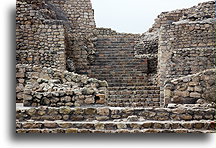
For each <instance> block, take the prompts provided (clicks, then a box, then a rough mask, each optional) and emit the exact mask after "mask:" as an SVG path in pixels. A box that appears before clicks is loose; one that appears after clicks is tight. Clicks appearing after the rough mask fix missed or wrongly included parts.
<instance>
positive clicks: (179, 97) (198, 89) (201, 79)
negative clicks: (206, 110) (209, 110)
mask: <svg viewBox="0 0 216 148" xmlns="http://www.w3.org/2000/svg"><path fill="white" fill-rule="evenodd" d="M215 70H216V69H210V70H205V71H204V72H200V73H197V74H193V75H188V76H184V77H181V78H178V79H174V80H171V81H168V82H167V83H166V85H165V87H164V96H165V104H168V103H176V104H184V103H186V104H188V103H192V104H195V103H211V102H215Z"/></svg>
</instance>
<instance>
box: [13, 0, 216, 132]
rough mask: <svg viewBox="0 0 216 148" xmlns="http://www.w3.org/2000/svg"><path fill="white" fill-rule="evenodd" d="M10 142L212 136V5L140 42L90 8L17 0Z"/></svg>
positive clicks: (158, 23)
mask: <svg viewBox="0 0 216 148" xmlns="http://www.w3.org/2000/svg"><path fill="white" fill-rule="evenodd" d="M16 6H17V7H16V133H214V132H215V1H209V2H204V3H199V4H197V5H196V6H194V7H191V8H187V9H179V10H174V11H170V12H162V13H161V14H160V15H158V17H157V18H156V19H155V23H154V24H153V26H152V27H151V28H150V29H149V30H148V31H147V32H145V33H143V34H130V33H118V32H116V31H114V30H112V29H109V28H97V26H96V23H95V20H94V10H93V8H92V4H91V1H90V0H34V1H29V0H17V3H16Z"/></svg>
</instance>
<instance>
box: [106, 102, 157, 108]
mask: <svg viewBox="0 0 216 148" xmlns="http://www.w3.org/2000/svg"><path fill="white" fill-rule="evenodd" d="M108 106H110V107H160V103H159V102H151V101H145V102H132V103H127V102H114V101H110V102H109V103H108Z"/></svg>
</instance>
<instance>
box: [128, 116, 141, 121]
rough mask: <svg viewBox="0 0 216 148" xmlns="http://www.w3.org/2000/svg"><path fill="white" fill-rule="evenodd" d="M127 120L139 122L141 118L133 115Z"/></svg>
mask: <svg viewBox="0 0 216 148" xmlns="http://www.w3.org/2000/svg"><path fill="white" fill-rule="evenodd" d="M127 120H128V121H138V120H139V118H138V117H137V116H136V115H133V116H128V117H127Z"/></svg>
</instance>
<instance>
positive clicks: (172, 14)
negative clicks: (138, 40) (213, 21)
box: [149, 1, 215, 32]
mask: <svg viewBox="0 0 216 148" xmlns="http://www.w3.org/2000/svg"><path fill="white" fill-rule="evenodd" d="M214 17H215V1H209V2H204V3H200V4H198V5H197V6H193V7H191V8H187V9H178V10H174V11H169V12H162V13H161V14H160V15H158V17H157V18H156V19H155V23H154V24H153V26H152V28H150V29H149V32H154V31H157V30H158V29H160V27H161V26H162V25H165V24H172V23H173V22H177V21H181V20H188V21H196V20H197V21H198V20H204V19H208V18H214Z"/></svg>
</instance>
